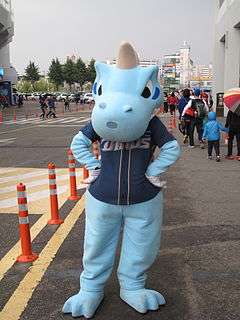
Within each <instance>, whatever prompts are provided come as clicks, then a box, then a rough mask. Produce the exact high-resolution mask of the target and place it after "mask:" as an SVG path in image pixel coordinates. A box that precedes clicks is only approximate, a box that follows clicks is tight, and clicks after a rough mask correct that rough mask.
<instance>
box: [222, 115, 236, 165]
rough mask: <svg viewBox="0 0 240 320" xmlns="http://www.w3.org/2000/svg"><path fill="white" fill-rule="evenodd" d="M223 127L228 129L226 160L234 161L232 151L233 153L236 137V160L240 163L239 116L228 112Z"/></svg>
mask: <svg viewBox="0 0 240 320" xmlns="http://www.w3.org/2000/svg"><path fill="white" fill-rule="evenodd" d="M225 127H226V128H229V134H228V155H227V157H226V158H227V159H230V160H233V159H235V158H234V157H233V155H232V151H233V140H234V136H236V139H237V152H238V153H237V157H236V159H237V160H238V161H240V116H239V115H237V114H236V113H234V112H232V111H228V115H227V119H226V124H225Z"/></svg>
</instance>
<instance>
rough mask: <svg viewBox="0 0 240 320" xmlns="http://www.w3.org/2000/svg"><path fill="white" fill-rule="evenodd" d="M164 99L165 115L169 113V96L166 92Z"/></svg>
mask: <svg viewBox="0 0 240 320" xmlns="http://www.w3.org/2000/svg"><path fill="white" fill-rule="evenodd" d="M163 99H164V102H163V110H164V113H168V95H167V92H164V96H163Z"/></svg>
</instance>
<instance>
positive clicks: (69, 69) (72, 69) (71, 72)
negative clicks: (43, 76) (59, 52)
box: [63, 59, 77, 89]
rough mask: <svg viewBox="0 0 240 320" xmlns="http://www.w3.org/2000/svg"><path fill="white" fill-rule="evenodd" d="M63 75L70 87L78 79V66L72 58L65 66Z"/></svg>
mask: <svg viewBox="0 0 240 320" xmlns="http://www.w3.org/2000/svg"><path fill="white" fill-rule="evenodd" d="M63 75H64V80H65V81H66V82H67V84H68V85H69V87H70V89H71V87H72V85H73V84H74V82H75V81H76V78H77V76H76V66H75V63H74V62H73V61H72V60H71V59H67V61H66V63H65V65H64V67H63Z"/></svg>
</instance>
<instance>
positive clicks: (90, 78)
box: [86, 58, 96, 84]
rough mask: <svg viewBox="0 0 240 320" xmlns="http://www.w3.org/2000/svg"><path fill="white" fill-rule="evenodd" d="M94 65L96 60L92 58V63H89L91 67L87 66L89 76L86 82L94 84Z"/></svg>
mask: <svg viewBox="0 0 240 320" xmlns="http://www.w3.org/2000/svg"><path fill="white" fill-rule="evenodd" d="M94 63H95V60H94V59H93V58H92V59H91V61H90V62H89V65H88V66H87V75H86V81H89V82H91V83H92V84H93V82H94V80H95V78H96V71H95V67H94Z"/></svg>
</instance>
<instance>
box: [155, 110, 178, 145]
mask: <svg viewBox="0 0 240 320" xmlns="http://www.w3.org/2000/svg"><path fill="white" fill-rule="evenodd" d="M150 130H151V138H152V143H153V145H155V146H158V147H159V148H162V146H164V144H166V143H168V142H170V141H174V140H176V139H175V138H174V136H173V135H172V134H171V133H170V132H169V131H168V130H167V128H166V127H165V125H164V124H163V123H162V121H161V120H160V119H159V118H158V117H156V116H155V117H153V118H152V120H151V121H150Z"/></svg>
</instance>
